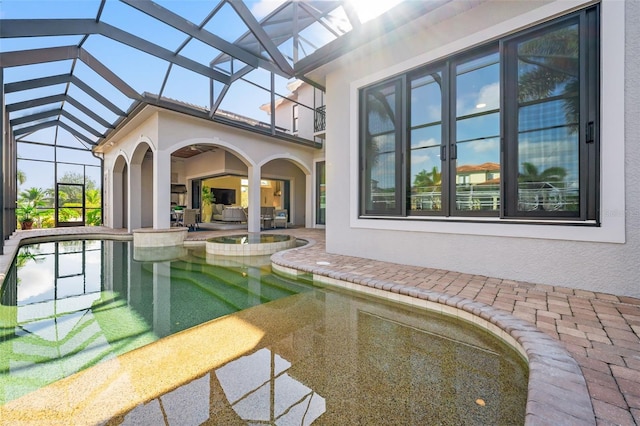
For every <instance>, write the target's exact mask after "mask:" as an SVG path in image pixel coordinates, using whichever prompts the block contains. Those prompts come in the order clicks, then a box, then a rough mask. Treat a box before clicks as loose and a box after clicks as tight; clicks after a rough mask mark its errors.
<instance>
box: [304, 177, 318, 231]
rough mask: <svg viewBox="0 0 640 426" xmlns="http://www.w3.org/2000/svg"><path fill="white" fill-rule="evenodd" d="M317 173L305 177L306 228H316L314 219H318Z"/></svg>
mask: <svg viewBox="0 0 640 426" xmlns="http://www.w3.org/2000/svg"><path fill="white" fill-rule="evenodd" d="M312 170H313V169H312ZM314 181H315V173H311V174H308V175H305V185H306V186H305V192H304V198H305V210H306V214H305V218H304V226H305V227H306V228H314V227H315V223H314V220H315V219H314V218H315V217H316V210H315V208H316V196H315V195H316V192H315V187H314V185H315V183H314Z"/></svg>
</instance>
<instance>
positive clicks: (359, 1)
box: [348, 0, 403, 23]
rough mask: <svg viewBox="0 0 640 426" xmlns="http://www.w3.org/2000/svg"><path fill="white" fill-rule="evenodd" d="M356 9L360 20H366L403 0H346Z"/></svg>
mask: <svg viewBox="0 0 640 426" xmlns="http://www.w3.org/2000/svg"><path fill="white" fill-rule="evenodd" d="M348 1H349V2H350V3H351V4H352V5H353V7H354V9H355V10H356V13H357V14H358V17H359V18H360V22H363V23H364V22H367V21H370V20H372V19H373V18H376V17H378V16H380V15H382V14H383V13H384V12H386V11H387V10H389V9H391V8H392V7H394V6H396V5H397V4H398V3H400V2H402V1H403V0H385V1H371V0H348Z"/></svg>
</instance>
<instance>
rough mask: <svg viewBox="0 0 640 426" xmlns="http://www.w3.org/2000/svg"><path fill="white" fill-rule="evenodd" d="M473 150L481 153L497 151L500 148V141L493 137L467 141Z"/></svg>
mask: <svg viewBox="0 0 640 426" xmlns="http://www.w3.org/2000/svg"><path fill="white" fill-rule="evenodd" d="M468 146H470V147H471V149H472V150H473V152H475V153H483V152H491V151H494V152H499V150H500V141H499V140H498V138H493V139H483V140H478V141H472V142H469V145H468Z"/></svg>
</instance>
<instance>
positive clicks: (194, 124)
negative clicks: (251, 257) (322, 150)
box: [103, 107, 318, 228]
mask: <svg viewBox="0 0 640 426" xmlns="http://www.w3.org/2000/svg"><path fill="white" fill-rule="evenodd" d="M112 141H113V145H110V144H107V145H106V146H105V147H104V148H103V150H104V160H105V186H104V187H105V195H104V198H105V200H106V205H107V206H109V208H110V209H113V208H120V207H118V204H119V201H115V202H114V188H113V187H110V186H109V181H110V179H111V177H110V176H109V174H110V173H112V171H113V166H114V163H115V161H116V159H117V158H118V157H123V158H124V159H126V162H127V164H129V163H130V162H131V159H132V158H133V157H134V152H136V150H137V149H140V148H139V147H140V146H141V145H140V144H144V145H143V146H144V147H146V146H149V147H150V148H151V150H152V151H153V160H149V162H146V160H145V163H144V164H143V167H141V172H142V174H141V177H140V178H141V180H142V181H141V184H142V188H143V189H144V194H143V195H142V196H140V194H134V195H133V196H135V197H137V198H135V200H137V201H138V202H142V206H143V208H142V209H140V212H141V213H140V215H141V217H140V218H138V219H137V220H135V221H133V222H132V223H133V227H134V228H135V227H138V226H143V227H150V226H160V227H162V226H163V225H162V224H156V223H154V220H155V221H157V220H158V219H154V216H153V214H152V213H150V212H153V208H152V206H153V205H159V206H162V205H165V204H166V206H167V207H166V209H167V210H168V209H169V206H170V194H169V191H170V189H169V188H170V183H171V181H174V182H173V183H185V184H186V183H188V181H189V180H190V179H195V178H200V177H205V176H211V175H215V174H224V173H231V174H242V175H246V174H250V173H249V167H254V168H259V169H261V170H260V172H261V173H262V174H265V173H267V174H269V176H267V177H271V178H281V179H284V178H287V179H291V180H292V197H291V202H292V207H293V208H292V212H290V218H291V219H293V220H294V223H296V224H299V225H310V224H307V223H306V218H307V217H311V214H309V215H307V214H306V212H305V210H306V209H309V208H311V205H310V204H309V203H308V202H307V201H306V200H307V199H310V197H311V194H310V193H311V191H310V188H311V185H310V183H309V182H311V173H312V171H313V160H314V157H315V156H316V155H317V152H316V151H318V149H315V148H312V147H308V146H304V145H299V144H294V143H290V142H285V141H282V140H276V139H273V138H269V137H267V136H262V135H259V134H256V133H253V132H248V131H243V130H240V129H236V128H233V127H230V126H225V125H221V124H217V123H212V122H209V121H206V120H202V119H198V118H194V117H190V116H186V115H184V114H179V113H174V112H171V111H165V110H158V109H157V108H154V107H148V108H147V109H146V110H145V111H143V112H142V113H140V114H139V115H138V116H137V117H135V118H134V119H133V120H132V121H131V123H129V124H128V125H127V126H126V127H125V128H123V129H121V131H120V132H119V133H118V134H117V135H115V136H114V137H113V139H112ZM192 144H212V145H216V146H219V147H220V149H219V150H218V151H216V152H213V153H206V154H202V155H199V156H197V157H194V158H193V159H189V160H185V161H182V162H179V163H180V166H178V167H176V169H175V170H172V168H171V160H170V156H171V153H172V152H174V151H175V150H177V149H179V148H182V147H185V146H188V145H192ZM172 173H174V174H177V176H175V175H174V176H173V177H172V176H171V174H172ZM265 176H266V175H265ZM307 176H309V177H308V178H307ZM175 179H177V181H175ZM187 190H188V191H191V186H190V185H187ZM307 193H308V196H307ZM115 199H116V200H118V195H117V194H116V198H115ZM190 199H191V194H190V193H188V194H187V197H186V200H190ZM256 200H259V197H256ZM189 204H190V203H189ZM114 205H115V207H112V206H114ZM133 211H134V212H136V211H137V210H136V209H134V210H133ZM134 214H135V213H134ZM167 216H168V215H167ZM111 218H113V211H111V212H109V214H107V215H106V216H105V219H106V222H105V224H107V225H108V226H112V223H113V220H112V219H111ZM163 219H164V216H162V217H161V218H160V220H163ZM167 225H168V224H167Z"/></svg>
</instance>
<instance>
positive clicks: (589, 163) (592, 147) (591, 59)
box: [358, 4, 601, 225]
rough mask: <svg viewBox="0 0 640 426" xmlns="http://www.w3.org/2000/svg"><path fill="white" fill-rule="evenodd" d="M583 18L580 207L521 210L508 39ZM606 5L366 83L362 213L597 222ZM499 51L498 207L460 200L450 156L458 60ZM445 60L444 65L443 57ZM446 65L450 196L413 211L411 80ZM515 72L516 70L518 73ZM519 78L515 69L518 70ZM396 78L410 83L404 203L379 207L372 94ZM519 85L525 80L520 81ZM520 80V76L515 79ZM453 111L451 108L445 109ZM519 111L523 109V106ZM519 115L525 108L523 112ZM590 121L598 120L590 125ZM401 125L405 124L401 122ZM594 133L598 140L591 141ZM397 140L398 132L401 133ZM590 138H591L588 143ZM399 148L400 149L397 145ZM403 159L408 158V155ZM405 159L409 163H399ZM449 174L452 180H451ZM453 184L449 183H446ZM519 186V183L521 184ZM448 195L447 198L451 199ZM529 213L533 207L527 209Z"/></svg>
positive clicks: (400, 193)
mask: <svg viewBox="0 0 640 426" xmlns="http://www.w3.org/2000/svg"><path fill="white" fill-rule="evenodd" d="M571 20H576V22H578V23H579V45H580V65H579V73H580V77H579V78H580V86H579V87H580V92H579V97H580V116H579V131H578V139H579V142H578V143H579V148H578V152H579V161H578V164H579V178H578V179H579V182H580V189H579V191H580V192H579V194H580V196H579V197H580V201H579V215H576V214H574V213H573V212H566V211H561V212H557V211H553V212H544V213H543V214H539V213H540V212H522V211H520V212H515V211H514V209H513V206H516V207H517V198H514V192H513V191H514V190H513V187H517V176H518V166H517V162H515V161H514V158H513V157H514V153H516V154H515V155H517V149H518V144H517V140H515V141H514V140H510V139H509V138H510V135H513V134H514V133H513V131H514V129H513V128H514V127H515V128H516V131H517V125H518V123H517V120H513V112H512V113H508V112H507V108H509V106H510V105H512V104H513V103H514V102H515V103H516V104H517V98H516V97H515V96H513V94H514V93H515V92H513V91H511V92H509V93H507V90H511V88H510V89H507V82H508V80H509V77H508V76H509V72H511V70H510V69H507V68H508V67H507V64H508V63H509V62H515V63H517V59H509V58H508V55H507V53H508V52H507V51H506V49H507V46H508V45H509V43H511V44H512V45H516V43H515V41H517V40H525V39H526V38H528V37H531V34H535V33H544V32H545V31H549V29H550V28H554V27H555V28H559V27H561V26H562V25H566V23H567V22H569V21H571ZM600 43H601V41H600V5H599V4H596V5H591V6H589V7H586V8H584V9H582V10H579V11H575V12H571V13H568V14H566V15H565V16H562V17H559V18H554V19H550V20H549V21H547V22H544V23H542V24H537V25H535V26H532V27H530V28H527V29H525V30H521V31H517V32H514V33H512V34H509V35H506V36H503V37H499V38H497V39H495V40H493V41H490V42H488V43H485V44H483V45H481V46H478V47H473V48H470V49H468V50H465V51H462V52H461V53H456V54H453V55H450V56H448V57H445V58H441V59H438V60H436V61H433V62H430V63H427V64H424V65H420V66H419V67H416V68H414V69H412V70H408V71H406V72H404V73H402V74H397V75H394V76H392V77H390V78H388V79H386V80H383V81H377V82H374V83H372V84H370V85H368V86H366V87H361V88H360V89H359V90H358V93H359V115H358V117H359V121H360V122H359V125H358V128H359V131H360V137H359V145H358V147H359V160H360V174H359V175H360V182H359V193H360V196H359V203H360V205H359V207H358V212H359V214H358V216H359V217H361V218H364V219H366V218H375V217H378V216H384V217H389V218H393V219H405V218H408V217H411V218H414V219H431V220H433V219H438V220H447V219H449V218H450V217H451V218H457V219H463V220H464V219H466V220H472V221H473V220H474V218H480V219H483V222H486V219H491V218H495V219H496V221H499V222H507V221H516V222H527V223H547V224H548V223H550V222H552V221H554V220H555V221H576V222H578V221H580V222H585V221H592V222H593V224H595V225H599V224H600V220H599V219H600V218H599V210H600V207H599V202H600V193H599V192H600V188H599V182H600V165H599V159H600V96H601V94H600V72H601V71H600V69H601V66H600V63H599V61H600V57H601V51H600ZM496 50H497V51H498V53H499V68H500V76H499V83H500V106H499V121H500V124H499V127H500V135H499V141H500V142H499V144H500V206H499V208H498V210H497V211H496V210H485V211H483V210H460V209H457V208H456V206H455V198H456V188H455V186H456V181H455V176H454V174H455V173H454V170H452V169H453V168H455V160H450V159H449V158H450V156H451V154H454V155H455V153H456V152H455V151H456V146H455V145H456V143H457V141H456V122H457V120H456V119H457V117H456V99H455V96H456V87H455V86H456V81H455V79H456V64H461V63H464V62H468V61H470V60H473V59H474V58H479V57H482V56H483V55H488V54H491V53H492V52H495V51H496ZM443 64H444V65H443ZM438 66H443V67H444V69H445V71H446V72H444V74H443V80H444V79H445V78H446V79H447V80H448V83H447V84H446V85H444V84H443V87H442V96H443V100H442V102H443V103H442V109H443V116H442V141H441V152H443V153H444V154H446V155H447V161H446V162H443V163H442V171H441V173H442V185H441V187H442V199H443V201H442V204H443V209H442V210H439V211H424V212H422V211H421V212H417V211H411V210H410V207H411V198H410V197H411V187H412V182H411V169H410V167H411V157H410V154H411V147H410V144H411V137H410V132H411V122H410V121H411V120H410V115H411V114H410V112H411V81H412V80H413V79H414V78H416V77H417V76H420V75H425V74H428V72H427V71H428V70H429V69H436V68H437V67H438ZM512 75H513V74H512ZM512 79H513V77H512ZM392 81H401V82H403V85H402V88H403V90H402V91H401V92H400V95H401V97H402V105H403V114H402V118H401V120H400V121H401V123H399V125H400V126H401V128H402V129H403V132H402V133H403V134H402V136H401V137H399V138H398V139H401V140H402V139H403V140H404V141H405V142H404V143H403V144H402V149H401V150H400V151H399V154H400V156H397V158H396V174H397V172H399V171H402V175H401V176H400V179H402V180H399V181H397V185H396V194H395V195H396V200H397V199H398V197H399V198H400V200H401V205H400V206H399V205H398V204H397V202H396V209H395V210H394V211H393V212H391V211H388V210H387V211H378V210H376V209H367V208H366V203H367V196H368V193H367V190H366V188H365V187H364V186H363V184H364V182H365V181H364V177H365V173H366V164H365V157H366V155H367V151H366V137H365V136H363V135H365V134H366V133H365V131H366V125H367V124H366V114H367V107H368V106H367V105H366V102H365V100H366V94H367V93H369V91H370V90H372V89H374V88H379V87H381V86H384V85H387V84H390V82H392ZM515 84H516V85H517V81H516V83H515ZM512 85H513V84H512ZM445 112H446V115H447V116H445V115H444V114H445ZM516 114H517V113H516ZM516 117H517V115H516ZM587 123H591V125H590V126H587V125H586V124H587ZM397 125H398V124H397ZM587 133H590V135H589V137H590V138H591V142H589V143H587V142H586V138H587ZM396 142H397V140H396ZM585 145H587V146H586V147H585ZM396 152H397V153H398V149H396ZM400 159H401V161H400ZM398 161H400V163H401V164H398ZM445 175H446V182H445ZM445 185H446V186H445ZM516 189H517V188H516ZM445 199H447V202H446V204H445V201H444V200H445ZM523 213H525V214H523Z"/></svg>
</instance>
